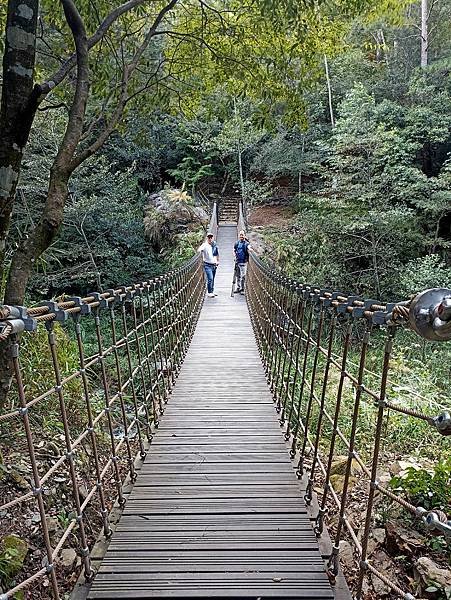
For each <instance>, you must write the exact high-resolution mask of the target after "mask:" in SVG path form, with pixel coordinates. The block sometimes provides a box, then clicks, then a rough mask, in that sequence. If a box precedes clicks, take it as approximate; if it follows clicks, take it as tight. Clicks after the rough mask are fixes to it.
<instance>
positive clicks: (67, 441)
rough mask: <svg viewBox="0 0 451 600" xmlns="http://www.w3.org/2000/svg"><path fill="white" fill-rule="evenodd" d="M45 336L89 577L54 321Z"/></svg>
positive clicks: (83, 556) (83, 557)
mask: <svg viewBox="0 0 451 600" xmlns="http://www.w3.org/2000/svg"><path fill="white" fill-rule="evenodd" d="M45 326H46V329H47V338H48V343H49V347H50V354H51V357H52V365H53V372H54V375H55V383H56V390H57V392H56V393H57V396H58V402H59V406H60V413H61V422H62V424H63V430H64V441H65V445H66V460H67V462H68V464H69V474H70V478H71V481H72V496H73V499H74V504H75V513H76V521H77V525H78V532H79V540H80V546H81V547H80V552H81V557H82V562H83V567H84V572H85V575H86V577H87V578H88V579H89V578H90V577H91V560H90V556H89V548H88V540H87V537H86V532H85V526H84V523H83V513H82V510H81V505H80V496H79V494H78V482H77V473H76V471H75V462H74V450H73V448H72V440H71V436H70V431H69V422H68V419H67V411H66V404H65V401H64V394H63V388H62V385H61V371H60V367H59V361H58V356H57V354H56V338H55V331H54V327H55V322H54V321H48V322H47V323H46V324H45Z"/></svg>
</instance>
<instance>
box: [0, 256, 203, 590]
mask: <svg viewBox="0 0 451 600" xmlns="http://www.w3.org/2000/svg"><path fill="white" fill-rule="evenodd" d="M204 291H205V288H204V278H203V270H202V264H201V261H200V259H199V257H198V256H195V257H193V258H192V259H191V260H190V261H188V262H187V263H186V264H185V265H183V266H181V267H180V268H177V269H175V270H173V271H171V272H169V273H167V274H165V275H162V276H160V277H156V278H154V279H151V280H149V281H145V282H142V283H138V284H136V285H131V286H127V287H121V288H119V289H115V290H107V291H106V292H104V293H98V292H95V293H90V294H88V295H87V297H85V298H78V297H68V298H64V300H63V301H61V302H44V303H41V304H40V305H39V306H36V307H33V308H29V309H27V308H24V307H14V306H2V307H0V336H1V338H2V343H3V344H7V345H8V351H9V358H10V362H11V365H12V373H13V381H12V389H11V391H10V394H9V396H8V402H9V406H8V407H7V408H6V409H5V410H4V411H3V412H2V413H0V431H1V434H2V435H1V437H2V439H3V442H4V443H3V444H2V450H3V452H4V456H3V460H2V464H1V465H0V466H1V467H2V470H1V471H0V473H3V472H4V471H5V472H6V473H7V474H8V473H9V474H11V473H12V474H13V475H14V477H15V480H16V483H17V482H18V483H19V485H18V486H16V487H14V485H12V486H11V485H10V486H5V487H3V488H0V491H1V496H0V515H2V526H1V529H2V533H3V534H19V536H20V535H23V532H21V531H17V528H16V525H15V516H16V515H18V514H19V513H20V515H21V517H24V516H25V517H26V519H25V521H27V520H28V521H30V520H31V523H30V524H29V525H28V526H27V527H28V531H27V534H29V535H30V537H32V539H33V540H34V545H35V546H37V547H38V548H43V549H44V553H45V554H44V556H40V557H39V559H38V560H34V559H33V558H32V557H29V558H27V560H28V563H27V566H26V567H27V568H26V572H28V573H32V574H31V575H30V576H28V577H24V578H23V580H22V581H20V582H18V583H17V584H12V585H11V589H8V590H5V589H3V590H1V589H0V598H1V600H6V599H7V598H13V597H15V595H16V594H17V593H18V592H20V591H22V590H25V589H26V588H29V587H30V586H31V585H33V586H34V589H35V593H36V590H38V589H39V588H41V589H42V592H41V593H42V597H48V595H49V591H48V589H49V588H50V589H51V592H52V596H53V597H54V598H56V599H58V598H60V597H61V581H62V579H63V576H64V572H63V567H62V566H61V563H60V562H59V556H60V554H61V551H62V550H63V549H65V548H68V547H72V548H75V549H76V552H77V555H78V560H79V561H80V560H81V563H82V567H83V571H84V576H85V577H86V578H87V579H89V578H90V577H91V576H92V574H93V573H92V567H91V558H90V552H91V549H92V544H93V542H94V541H95V539H96V537H97V535H98V533H99V530H103V534H104V535H105V536H109V535H110V533H111V527H110V521H109V513H110V510H111V508H112V506H113V504H114V503H115V502H117V504H118V505H120V506H121V505H123V504H124V503H125V497H124V491H123V486H124V481H126V480H129V481H131V482H133V481H134V480H135V478H136V467H135V465H136V459H137V458H138V459H139V458H140V459H143V458H144V457H145V455H146V453H147V452H148V450H149V444H150V443H151V441H152V435H153V431H154V429H155V428H156V427H158V422H159V418H160V416H161V414H162V413H163V412H164V408H165V403H166V402H167V400H168V396H169V393H170V391H171V389H172V386H173V385H174V381H175V378H176V376H177V374H178V372H179V369H180V366H181V364H182V362H183V359H184V356H185V354H186V352H187V349H188V346H189V343H190V340H191V337H192V335H193V333H194V329H195V326H196V322H197V317H198V315H199V312H200V309H201V306H202V302H203V298H204ZM32 332H34V333H32ZM30 336H35V338H34V340H35V341H36V342H37V343H36V344H34V345H33V344H30V339H29V338H30ZM67 347H70V356H68V355H66V354H65V352H66V350H67ZM36 348H37V350H36ZM30 352H38V353H40V354H41V358H42V361H41V363H42V365H43V369H44V370H45V376H44V377H42V376H41V375H40V373H38V372H36V373H33V372H30V367H29V363H30V361H31V360H32V357H31V356H30ZM36 358H39V357H36V356H34V359H35V360H36ZM49 365H50V366H49ZM46 428H47V429H46ZM45 429H46V432H47V435H48V437H50V438H51V437H52V435H51V434H49V433H48V430H49V429H50V430H51V431H53V432H54V436H53V438H54V439H44V437H43V435H42V434H43V432H44V430H45ZM18 454H20V457H21V458H20V460H21V461H22V463H21V464H20V465H17V467H16V465H15V461H17V460H18V458H17V455H18ZM25 457H26V459H25ZM24 459H25V461H24ZM8 464H9V466H11V464H12V469H9V470H8V469H7V465H8ZM17 469H20V471H17ZM20 473H24V476H22V475H20ZM7 476H8V475H7ZM17 487H18V488H19V489H17ZM56 494H59V495H61V496H62V497H63V498H64V503H65V505H66V508H65V510H64V511H63V512H64V514H62V512H61V510H60V512H59V513H58V512H56V509H55V508H54V506H53V504H54V500H55V498H54V496H55V495H56ZM33 511H37V512H33ZM55 519H56V520H57V525H55V523H54V521H55ZM21 522H23V520H22V521H21ZM60 574H61V577H60ZM3 587H5V584H4V585H3Z"/></svg>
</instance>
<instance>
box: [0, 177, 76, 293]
mask: <svg viewBox="0 0 451 600" xmlns="http://www.w3.org/2000/svg"><path fill="white" fill-rule="evenodd" d="M69 176H70V174H69V172H68V171H64V170H62V169H61V168H59V167H55V166H54V167H53V168H52V171H51V174H50V184H49V190H48V193H47V200H46V203H45V207H44V212H43V215H42V218H41V220H40V221H39V223H38V225H37V226H36V229H35V230H34V231H33V233H32V235H30V237H29V238H27V239H25V240H24V241H23V242H22V244H21V245H20V246H19V248H18V249H17V251H16V252H15V253H14V256H13V259H12V262H11V268H10V270H9V275H8V282H7V286H6V292H5V303H6V304H11V305H17V304H19V305H20V304H22V303H23V300H24V296H25V290H26V287H27V283H28V280H29V278H30V275H31V274H32V272H33V269H34V263H35V260H36V259H37V258H38V257H39V256H41V254H42V253H43V252H45V250H47V248H48V247H49V246H50V244H51V243H52V242H53V241H54V239H55V237H56V235H57V233H58V231H59V229H60V227H61V223H62V222H63V214H64V206H65V204H66V200H67V196H68V182H69Z"/></svg>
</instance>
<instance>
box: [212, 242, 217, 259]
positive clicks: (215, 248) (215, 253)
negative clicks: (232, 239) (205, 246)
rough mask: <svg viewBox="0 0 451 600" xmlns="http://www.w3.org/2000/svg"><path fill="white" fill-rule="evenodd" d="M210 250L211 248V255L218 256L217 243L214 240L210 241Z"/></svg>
mask: <svg viewBox="0 0 451 600" xmlns="http://www.w3.org/2000/svg"><path fill="white" fill-rule="evenodd" d="M211 250H212V253H213V256H219V250H218V244H217V243H216V242H213V243H212V245H211Z"/></svg>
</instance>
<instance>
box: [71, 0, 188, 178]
mask: <svg viewBox="0 0 451 600" xmlns="http://www.w3.org/2000/svg"><path fill="white" fill-rule="evenodd" d="M177 2H178V0H171V1H170V2H169V3H168V4H167V5H166V6H165V7H164V8H162V9H161V11H160V12H159V13H158V15H157V17H156V18H155V20H154V22H153V24H152V26H151V27H150V29H149V30H148V32H147V34H146V36H145V38H144V40H143V42H142V44H141V45H140V46H139V48H138V49H137V50H136V52H135V54H134V56H133V58H132V60H131V61H130V63H128V64H127V65H125V66H124V70H123V77H122V85H121V93H120V96H119V99H118V102H117V106H116V109H115V111H114V112H113V114H112V116H111V119H110V121H109V123H108V124H107V125H106V127H105V128H104V130H103V131H102V132H101V133H100V135H99V136H98V138H97V139H96V140H95V142H93V143H92V144H91V145H90V146H88V148H85V150H82V151H81V152H80V153H78V154H77V156H75V157H74V159H73V160H72V161H71V170H74V169H76V168H77V167H78V166H79V165H81V163H82V162H84V161H85V160H86V159H87V158H89V157H90V156H92V155H93V154H94V153H95V152H97V150H98V149H99V148H101V147H102V146H103V144H104V143H105V142H106V140H107V139H108V138H109V136H110V135H111V134H112V133H113V131H114V129H115V127H116V125H117V123H118V122H119V120H120V119H121V117H122V114H123V112H124V108H125V106H126V103H127V98H128V83H129V80H130V77H131V75H132V74H133V72H134V71H135V69H136V68H137V67H138V65H139V61H140V59H141V58H142V55H143V54H144V52H145V50H146V49H147V47H148V46H149V44H150V42H151V40H152V38H153V37H154V36H155V34H156V32H157V29H158V27H159V25H160V23H161V22H162V20H163V19H164V17H165V16H166V14H167V13H168V12H169V11H171V10H172V9H173V8H174V6H175V5H176V4H177Z"/></svg>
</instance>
